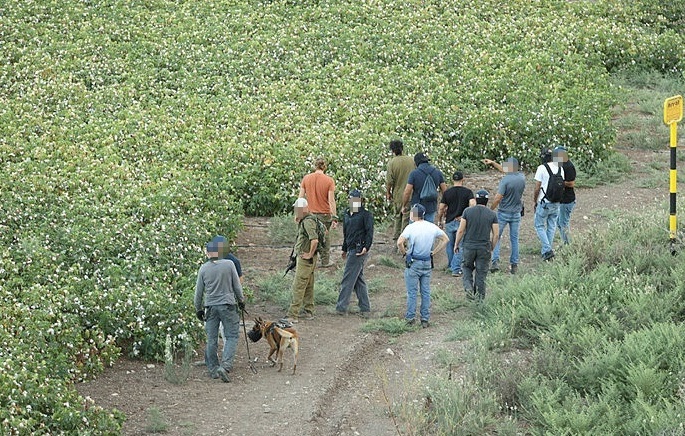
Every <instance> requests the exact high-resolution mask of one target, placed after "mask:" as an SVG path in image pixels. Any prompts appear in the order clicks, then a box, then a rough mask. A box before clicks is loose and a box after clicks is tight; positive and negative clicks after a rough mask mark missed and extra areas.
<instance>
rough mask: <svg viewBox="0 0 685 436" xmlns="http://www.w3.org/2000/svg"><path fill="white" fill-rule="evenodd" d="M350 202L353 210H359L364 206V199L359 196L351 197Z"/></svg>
mask: <svg viewBox="0 0 685 436" xmlns="http://www.w3.org/2000/svg"><path fill="white" fill-rule="evenodd" d="M349 203H350V210H351V211H352V212H359V208H360V207H362V199H361V198H359V197H352V198H350V201H349Z"/></svg>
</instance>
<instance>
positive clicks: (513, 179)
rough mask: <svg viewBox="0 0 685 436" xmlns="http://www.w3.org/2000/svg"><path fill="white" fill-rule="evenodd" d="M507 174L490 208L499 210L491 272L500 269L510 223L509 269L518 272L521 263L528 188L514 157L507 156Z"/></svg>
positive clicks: (513, 272) (505, 169) (505, 164)
mask: <svg viewBox="0 0 685 436" xmlns="http://www.w3.org/2000/svg"><path fill="white" fill-rule="evenodd" d="M502 171H503V172H504V174H505V176H504V177H503V178H502V180H500V182H499V187H498V188H497V195H495V198H494V199H493V200H492V205H491V206H490V208H491V209H492V210H497V222H498V224H499V237H498V242H497V245H496V246H495V249H494V250H493V251H492V264H491V266H490V272H495V271H499V250H500V243H501V242H502V241H501V238H502V233H504V228H505V227H506V226H507V225H509V242H510V243H511V255H510V256H509V271H510V272H511V273H512V274H516V272H517V271H518V264H519V225H520V224H521V211H522V210H523V201H521V198H522V197H523V191H524V190H525V188H526V177H525V176H524V175H523V173H522V172H520V171H519V162H518V160H516V158H514V157H510V158H507V160H505V161H504V163H503V164H502Z"/></svg>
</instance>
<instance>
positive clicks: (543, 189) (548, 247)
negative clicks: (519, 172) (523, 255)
mask: <svg viewBox="0 0 685 436" xmlns="http://www.w3.org/2000/svg"><path fill="white" fill-rule="evenodd" d="M540 159H542V165H540V166H538V168H537V171H535V190H534V191H533V201H534V211H535V231H536V232H537V234H538V238H539V239H540V242H541V244H542V247H541V253H542V260H545V261H549V260H551V259H552V258H553V257H554V250H553V246H552V243H553V242H554V233H556V230H557V219H558V217H559V200H558V199H550V198H549V197H550V195H551V194H550V192H551V189H550V188H551V185H552V184H551V183H550V180H551V179H552V175H557V174H559V170H561V177H563V176H564V170H563V168H560V167H559V165H558V164H557V163H556V162H554V161H553V160H552V150H550V149H549V148H547V147H544V148H543V149H542V150H541V152H540Z"/></svg>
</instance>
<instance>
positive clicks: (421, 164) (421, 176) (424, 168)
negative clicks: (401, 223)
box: [402, 153, 447, 223]
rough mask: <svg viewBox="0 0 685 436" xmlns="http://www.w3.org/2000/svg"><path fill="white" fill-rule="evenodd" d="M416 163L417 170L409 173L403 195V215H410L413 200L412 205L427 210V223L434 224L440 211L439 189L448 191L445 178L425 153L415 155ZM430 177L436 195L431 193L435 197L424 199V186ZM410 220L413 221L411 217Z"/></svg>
mask: <svg viewBox="0 0 685 436" xmlns="http://www.w3.org/2000/svg"><path fill="white" fill-rule="evenodd" d="M414 163H415V164H416V169H415V170H414V171H412V172H411V173H409V178H408V179H407V186H405V188H404V193H403V194H402V205H403V207H402V213H409V204H410V203H409V202H410V200H411V204H412V205H413V204H420V205H422V206H423V207H424V209H426V212H425V221H428V222H431V223H433V222H434V221H435V213H436V211H437V209H438V189H439V190H440V192H441V193H444V192H445V191H446V190H447V185H446V184H445V178H444V177H443V175H442V173H441V172H440V170H439V169H437V168H435V167H434V166H433V165H431V164H430V163H429V160H428V156H426V154H425V153H416V154H415V155H414ZM429 177H430V178H432V179H433V182H434V184H435V186H436V190H435V192H434V193H433V192H431V194H432V195H433V196H432V197H431V198H430V199H422V198H421V194H422V192H423V185H424V183H426V180H427V179H428V178H429ZM409 220H410V221H411V216H410V218H409Z"/></svg>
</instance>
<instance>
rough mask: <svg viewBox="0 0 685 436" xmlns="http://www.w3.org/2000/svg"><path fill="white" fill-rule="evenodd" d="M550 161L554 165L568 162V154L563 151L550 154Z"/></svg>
mask: <svg viewBox="0 0 685 436" xmlns="http://www.w3.org/2000/svg"><path fill="white" fill-rule="evenodd" d="M552 161H554V162H556V163H564V162H566V161H568V153H566V152H565V151H563V150H557V151H555V152H554V153H552Z"/></svg>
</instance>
